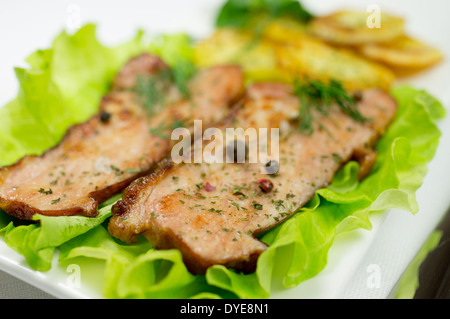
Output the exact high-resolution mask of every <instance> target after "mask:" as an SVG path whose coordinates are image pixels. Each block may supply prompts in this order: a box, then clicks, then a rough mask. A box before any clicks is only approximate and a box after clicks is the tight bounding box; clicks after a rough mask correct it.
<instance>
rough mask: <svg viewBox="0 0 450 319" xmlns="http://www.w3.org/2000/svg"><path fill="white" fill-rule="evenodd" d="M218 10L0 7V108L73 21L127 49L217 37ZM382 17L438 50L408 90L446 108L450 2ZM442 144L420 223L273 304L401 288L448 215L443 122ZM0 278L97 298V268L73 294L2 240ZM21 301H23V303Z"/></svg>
mask: <svg viewBox="0 0 450 319" xmlns="http://www.w3.org/2000/svg"><path fill="white" fill-rule="evenodd" d="M221 3H222V1H218V0H214V1H211V0H195V1H194V0H191V1H183V0H165V1H154V0H153V1H145V2H144V1H137V0H128V1H103V0H102V1H95V2H94V1H87V0H78V1H57V2H55V1H50V0H45V1H31V0H30V1H26V0H19V1H14V2H13V1H10V2H6V1H2V2H1V3H0V12H1V19H0V30H3V31H2V34H1V38H0V41H1V43H2V50H1V51H2V52H1V60H0V61H1V65H0V81H1V84H2V85H1V87H2V90H1V91H0V105H4V104H6V102H8V101H10V100H11V99H13V98H14V97H15V96H16V94H17V88H18V86H17V81H16V79H15V75H14V71H13V67H15V66H24V59H25V58H26V57H27V56H28V54H30V53H31V52H33V51H35V50H37V49H42V48H47V47H49V46H50V45H51V41H52V39H53V38H54V36H56V35H57V34H58V33H59V32H60V31H61V30H62V29H63V28H67V27H73V20H71V19H73V17H74V14H78V17H79V18H80V21H81V25H83V24H85V23H89V22H94V23H96V24H97V25H98V29H97V30H98V36H99V38H100V40H101V41H102V42H103V43H104V44H107V45H109V44H119V43H121V42H123V41H125V40H128V39H130V38H131V37H132V36H133V35H134V34H135V32H136V30H137V29H139V28H142V29H143V30H145V31H147V32H150V33H151V34H159V33H172V32H186V33H188V34H191V35H193V36H196V37H199V38H201V37H205V36H208V35H209V34H210V33H211V31H212V30H213V21H214V19H215V12H216V10H217V9H218V8H219V6H220V5H221ZM302 3H303V4H304V6H305V7H306V8H308V9H310V10H311V11H312V12H313V13H314V14H318V15H321V14H326V13H329V12H333V11H335V10H337V9H342V8H355V9H360V10H366V9H367V7H368V6H369V5H370V4H372V2H371V1H361V0H342V1H337V0H336V1H333V0H321V1H313V0H308V1H307V0H304V1H302ZM376 4H377V5H379V6H380V8H381V10H382V11H385V12H391V13H394V14H397V15H400V16H402V17H404V18H405V20H406V27H407V31H408V33H410V34H411V35H412V36H415V37H417V38H419V39H422V40H424V41H426V42H428V43H430V44H432V45H435V46H437V47H439V48H440V49H441V50H442V51H443V52H444V55H445V57H446V60H445V61H444V62H443V63H441V64H439V65H438V66H437V67H434V68H432V69H430V70H427V71H425V72H422V73H420V74H417V75H415V76H414V77H412V78H410V79H407V80H405V81H407V82H409V83H410V84H412V85H413V86H415V87H417V88H422V89H426V90H428V91H429V92H431V93H432V94H433V95H435V96H436V97H437V98H438V99H440V100H441V102H442V103H443V104H444V106H445V107H446V108H447V110H449V107H450V63H449V61H448V58H449V57H450V36H449V34H448V32H449V30H450V20H449V19H448V17H447V15H448V12H450V2H448V1H445V0H428V1H418V0H415V1H408V0H397V1H395V2H394V1H387V0H383V1H381V0H379V1H377V3H376ZM440 127H441V130H442V133H443V135H442V138H441V141H440V146H439V148H438V151H437V154H436V156H435V158H434V160H433V161H432V162H431V163H430V165H429V172H428V174H427V176H426V178H425V181H424V184H423V186H422V187H421V188H420V189H419V191H418V193H417V200H418V203H419V207H420V211H419V213H418V214H416V215H412V214H410V213H406V212H402V211H389V212H386V213H384V214H379V215H374V216H372V218H371V221H372V222H373V229H372V230H371V231H369V232H368V231H363V230H360V231H353V232H350V233H347V234H343V235H339V236H338V237H337V238H336V240H335V243H334V245H333V246H332V248H331V250H330V252H329V260H328V265H327V266H326V268H325V269H324V270H323V271H322V272H321V273H320V274H319V275H318V276H316V277H315V278H313V279H310V280H308V281H306V282H304V283H302V284H300V285H299V286H298V287H296V288H292V289H288V290H286V289H280V288H279V287H274V291H273V294H272V298H388V297H390V294H391V293H392V291H393V288H394V287H395V284H396V282H397V280H398V279H399V278H400V276H401V274H402V273H403V271H404V270H405V269H406V267H407V266H408V264H409V263H410V261H411V260H412V259H413V257H414V256H415V254H416V253H417V252H418V250H419V249H420V247H421V245H422V244H423V243H424V242H425V240H426V238H427V237H428V236H429V235H430V233H431V232H432V231H433V230H434V228H435V227H436V226H437V224H438V223H439V221H440V220H441V218H442V217H443V216H444V214H445V212H446V211H447V209H448V207H449V206H450V196H449V195H450V178H449V177H450V166H449V165H448V163H449V160H450V123H449V117H447V118H446V119H444V120H443V121H441V122H440ZM374 269H375V270H377V271H378V272H379V275H380V281H379V284H377V285H371V284H369V282H368V278H369V276H370V274H371V273H372V272H373V271H374ZM0 270H3V271H5V272H7V273H9V274H11V275H13V276H15V277H17V278H19V279H18V280H23V281H25V282H27V283H29V284H31V285H33V286H36V287H37V288H39V289H41V290H43V291H45V292H47V293H49V294H51V295H54V296H56V297H59V298H102V295H101V283H99V281H97V280H95V279H96V278H99V273H96V271H100V272H101V269H100V268H96V267H95V266H93V267H92V269H91V270H90V271H89V273H86V274H84V273H83V275H82V282H81V285H80V286H79V287H74V286H73V285H71V284H70V280H68V279H69V277H70V274H71V272H70V269H66V268H63V267H62V266H60V265H59V264H58V263H57V256H55V260H54V266H53V268H52V270H50V271H48V272H45V273H41V272H37V271H34V270H31V269H30V268H29V267H28V266H27V264H26V262H25V260H24V258H23V257H22V256H21V255H19V254H18V253H16V252H15V251H13V250H11V249H10V248H9V247H7V246H6V244H5V243H4V240H3V238H0ZM24 297H25V296H24Z"/></svg>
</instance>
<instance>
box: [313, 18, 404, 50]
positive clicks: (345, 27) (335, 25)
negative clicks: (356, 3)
mask: <svg viewBox="0 0 450 319" xmlns="http://www.w3.org/2000/svg"><path fill="white" fill-rule="evenodd" d="M372 15H373V14H372V13H368V12H363V11H338V12H335V13H333V14H331V15H328V16H324V17H318V18H315V19H313V20H312V21H311V22H310V23H309V32H310V33H311V34H312V35H314V36H317V37H319V38H321V39H323V40H325V41H327V42H330V43H334V44H340V45H361V44H366V43H379V42H387V41H391V40H393V39H395V38H397V37H399V36H401V35H402V34H403V33H404V20H403V19H401V18H399V17H395V16H392V15H389V14H386V13H382V12H380V16H379V26H378V27H377V25H376V24H375V25H374V24H373V21H372V20H373V19H372Z"/></svg>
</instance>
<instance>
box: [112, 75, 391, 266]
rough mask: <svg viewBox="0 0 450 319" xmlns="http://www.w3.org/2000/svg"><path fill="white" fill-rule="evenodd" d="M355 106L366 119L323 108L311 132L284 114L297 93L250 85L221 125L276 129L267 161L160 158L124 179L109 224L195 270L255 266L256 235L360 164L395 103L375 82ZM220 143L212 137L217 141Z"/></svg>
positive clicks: (294, 105)
mask: <svg viewBox="0 0 450 319" xmlns="http://www.w3.org/2000/svg"><path fill="white" fill-rule="evenodd" d="M358 107H359V110H360V112H361V113H362V115H364V116H366V117H368V118H371V121H369V122H365V123H364V124H361V123H360V122H356V121H354V120H353V119H352V118H350V117H349V116H347V115H345V114H343V113H342V112H341V111H340V110H338V108H337V107H332V109H331V111H330V114H329V115H328V116H327V117H322V118H317V122H318V123H316V127H315V131H314V134H312V135H305V134H302V133H301V132H300V130H299V128H298V123H296V124H295V121H294V122H292V121H290V120H291V119H292V118H293V117H295V116H296V114H298V109H299V100H298V98H297V97H295V96H294V95H293V94H292V93H291V88H290V87H289V86H285V85H281V84H255V85H253V86H251V87H250V88H249V89H248V91H247V94H246V97H245V99H244V102H243V106H242V108H240V109H239V110H238V111H237V113H236V117H235V118H234V119H233V121H231V122H230V123H229V124H232V125H233V126H234V127H235V128H236V127H240V128H243V129H246V128H256V129H258V128H279V129H280V139H279V149H278V153H277V151H276V148H272V144H271V141H272V140H269V143H268V150H270V149H273V150H274V151H273V152H269V153H270V159H269V161H268V162H266V163H264V162H263V163H249V161H247V162H246V163H229V164H227V163H209V164H208V163H201V164H199V163H197V164H188V163H185V164H183V163H181V164H174V163H173V162H167V164H166V165H165V166H163V167H162V169H160V170H159V171H157V172H155V173H153V174H151V175H148V176H145V177H141V178H139V179H137V180H136V181H134V182H133V183H132V184H131V185H130V186H129V187H127V189H126V190H125V192H124V195H123V197H122V200H120V201H119V202H117V203H116V204H115V205H114V206H113V209H112V212H113V217H112V218H111V219H110V222H109V227H108V228H109V232H110V233H111V234H112V235H113V236H115V237H117V238H120V239H121V240H123V241H125V242H129V243H132V242H135V241H136V240H137V238H138V236H139V235H140V234H143V235H144V236H145V237H146V238H147V239H148V240H149V241H150V242H151V243H152V245H154V247H156V248H157V249H170V248H176V249H179V250H180V251H181V253H182V255H183V258H184V262H185V264H186V265H187V267H188V269H189V270H190V271H191V272H192V273H194V274H202V273H205V271H206V269H207V268H208V267H210V266H211V265H215V264H220V265H225V266H227V267H230V268H235V269H237V270H241V271H244V272H251V271H254V270H255V267H256V261H257V259H258V256H259V255H260V254H261V253H262V252H263V251H264V250H265V249H266V248H267V246H266V244H264V243H263V242H261V241H259V240H258V239H257V237H258V235H259V234H261V233H262V232H264V231H266V230H268V229H270V228H272V227H274V226H276V225H277V224H279V223H281V222H283V221H284V220H285V219H287V218H288V217H289V216H291V215H292V214H293V213H294V212H295V211H296V210H297V209H298V208H300V207H302V206H303V205H304V204H305V203H307V202H308V201H309V200H310V199H311V198H312V197H313V195H314V193H315V191H316V190H317V189H320V188H323V187H326V186H327V185H329V183H330V182H331V180H332V178H333V176H334V174H335V173H336V171H337V170H338V169H339V168H340V167H341V166H342V165H343V164H344V163H345V162H347V161H349V160H351V159H353V158H356V159H360V160H362V162H363V165H362V167H364V170H369V169H370V165H371V164H372V163H373V159H374V156H373V154H374V152H373V149H372V147H373V145H374V143H375V141H376V140H377V139H378V137H379V136H380V134H382V133H383V131H384V130H385V129H386V127H387V126H388V124H389V123H390V121H391V119H392V118H393V116H394V114H395V111H396V107H397V106H396V102H395V101H394V99H393V98H391V96H389V95H388V94H387V93H385V92H383V91H380V90H376V89H374V90H369V91H366V92H364V93H363V95H362V100H361V101H360V102H359V104H358ZM225 127H226V126H224V127H222V131H224V129H225ZM262 134H263V133H262ZM224 135H225V133H224ZM216 142H217V141H216ZM211 143H213V142H211ZM224 144H226V142H222V143H220V140H219V146H220V147H224V146H225V145H224ZM216 145H217V144H216ZM249 151H250V150H249ZM223 153H224V154H227V151H226V150H224V151H223ZM355 153H357V154H358V156H354V155H355ZM228 155H230V152H228ZM231 156H233V155H231ZM275 158H278V160H277V161H276V160H275ZM233 160H234V159H233ZM274 168H275V170H273V169H274ZM277 168H278V170H276V169H277ZM266 169H271V170H272V171H271V172H270V173H271V174H266V173H267V172H266V171H264V170H266ZM366 173H367V172H366Z"/></svg>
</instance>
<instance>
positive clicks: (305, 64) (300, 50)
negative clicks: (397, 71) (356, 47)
mask: <svg viewBox="0 0 450 319" xmlns="http://www.w3.org/2000/svg"><path fill="white" fill-rule="evenodd" d="M276 52H277V59H278V64H279V65H280V66H281V68H282V69H283V70H285V71H286V72H288V73H290V74H291V75H293V76H294V77H307V78H313V79H320V80H324V81H327V80H330V79H335V80H338V81H340V82H342V84H343V85H344V87H345V88H346V89H348V90H360V89H365V88H370V87H380V88H382V89H386V90H387V89H389V87H390V85H391V83H392V82H393V81H394V80H395V75H394V73H393V72H392V71H390V70H389V69H388V68H386V67H384V66H382V65H380V64H378V63H374V62H371V61H368V60H366V59H364V58H362V57H359V56H358V55H356V54H355V53H354V52H352V51H350V50H346V49H338V48H335V47H332V46H330V45H328V44H326V43H323V42H322V41H319V40H316V39H308V38H302V39H301V40H300V41H296V42H295V44H290V45H284V46H278V47H277V48H276Z"/></svg>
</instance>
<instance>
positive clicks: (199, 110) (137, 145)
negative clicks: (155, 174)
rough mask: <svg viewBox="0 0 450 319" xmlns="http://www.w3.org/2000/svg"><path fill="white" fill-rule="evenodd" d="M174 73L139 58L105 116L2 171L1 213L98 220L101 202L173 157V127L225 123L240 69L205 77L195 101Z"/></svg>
mask: <svg viewBox="0 0 450 319" xmlns="http://www.w3.org/2000/svg"><path fill="white" fill-rule="evenodd" d="M169 71H170V70H169V68H168V66H167V65H166V64H165V63H164V62H163V61H162V60H161V59H160V58H158V57H156V56H153V55H149V54H142V55H140V56H138V57H135V58H133V59H131V60H130V61H129V62H128V63H127V64H126V65H125V66H124V67H123V69H122V70H121V71H120V72H119V73H118V75H117V76H116V78H115V79H114V81H113V85H112V90H111V92H110V93H109V94H107V95H106V96H105V97H104V98H103V99H102V101H101V103H100V109H99V112H98V113H97V114H95V115H94V116H93V117H92V118H90V119H89V120H88V121H87V122H85V123H82V124H78V125H75V126H73V127H71V128H70V129H69V130H68V132H67V133H66V135H65V137H64V138H63V140H62V141H61V142H60V143H59V144H58V145H57V146H55V147H54V148H52V149H50V150H48V151H47V152H45V153H44V154H43V155H41V156H26V157H24V158H23V159H21V160H20V161H18V162H17V163H15V164H13V165H10V166H7V167H3V168H1V169H0V209H3V210H4V211H6V212H7V213H8V214H11V215H13V216H16V217H18V218H20V219H31V218H32V216H33V215H34V214H36V213H38V214H42V215H48V216H60V215H76V214H80V215H84V216H90V217H91V216H96V215H97V207H98V204H99V203H101V202H103V201H105V200H106V199H108V198H109V197H111V196H112V195H114V194H117V193H120V192H121V191H122V190H123V189H124V188H125V187H126V186H128V185H129V184H130V183H131V182H132V181H133V180H134V179H136V178H137V177H140V176H144V175H147V174H149V173H150V172H151V171H152V170H153V169H154V167H155V164H156V163H158V162H159V161H161V160H162V159H163V158H164V157H166V156H167V154H168V153H169V151H170V140H169V138H168V136H166V135H163V134H160V133H161V131H164V132H165V133H167V132H170V128H171V123H173V122H174V121H181V120H184V119H185V118H190V119H191V118H192V119H201V120H204V121H205V123H207V124H208V123H213V122H215V121H220V120H222V117H224V116H225V115H226V114H227V112H228V111H229V107H230V105H231V104H232V103H233V101H234V100H235V99H236V98H237V96H238V95H239V94H240V92H241V91H242V87H243V77H242V74H241V71H240V69H239V68H237V67H234V66H220V67H214V68H210V69H205V70H201V71H199V72H198V74H197V75H196V76H195V77H194V78H193V79H192V81H191V82H190V83H189V86H190V89H191V96H190V97H189V98H187V97H185V96H183V95H182V94H181V93H180V92H179V91H178V90H177V88H176V86H175V84H174V83H173V81H172V79H171V78H170V76H167V74H169V73H168V72H169ZM212 79H215V81H212ZM149 87H150V89H149ZM152 94H153V95H152ZM155 96H157V97H159V98H158V99H155ZM149 99H150V101H151V102H152V103H151V104H149V102H148V100H149ZM149 107H151V109H152V111H153V113H149ZM161 125H165V126H164V130H161V127H160V126H161ZM158 129H159V130H158Z"/></svg>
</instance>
